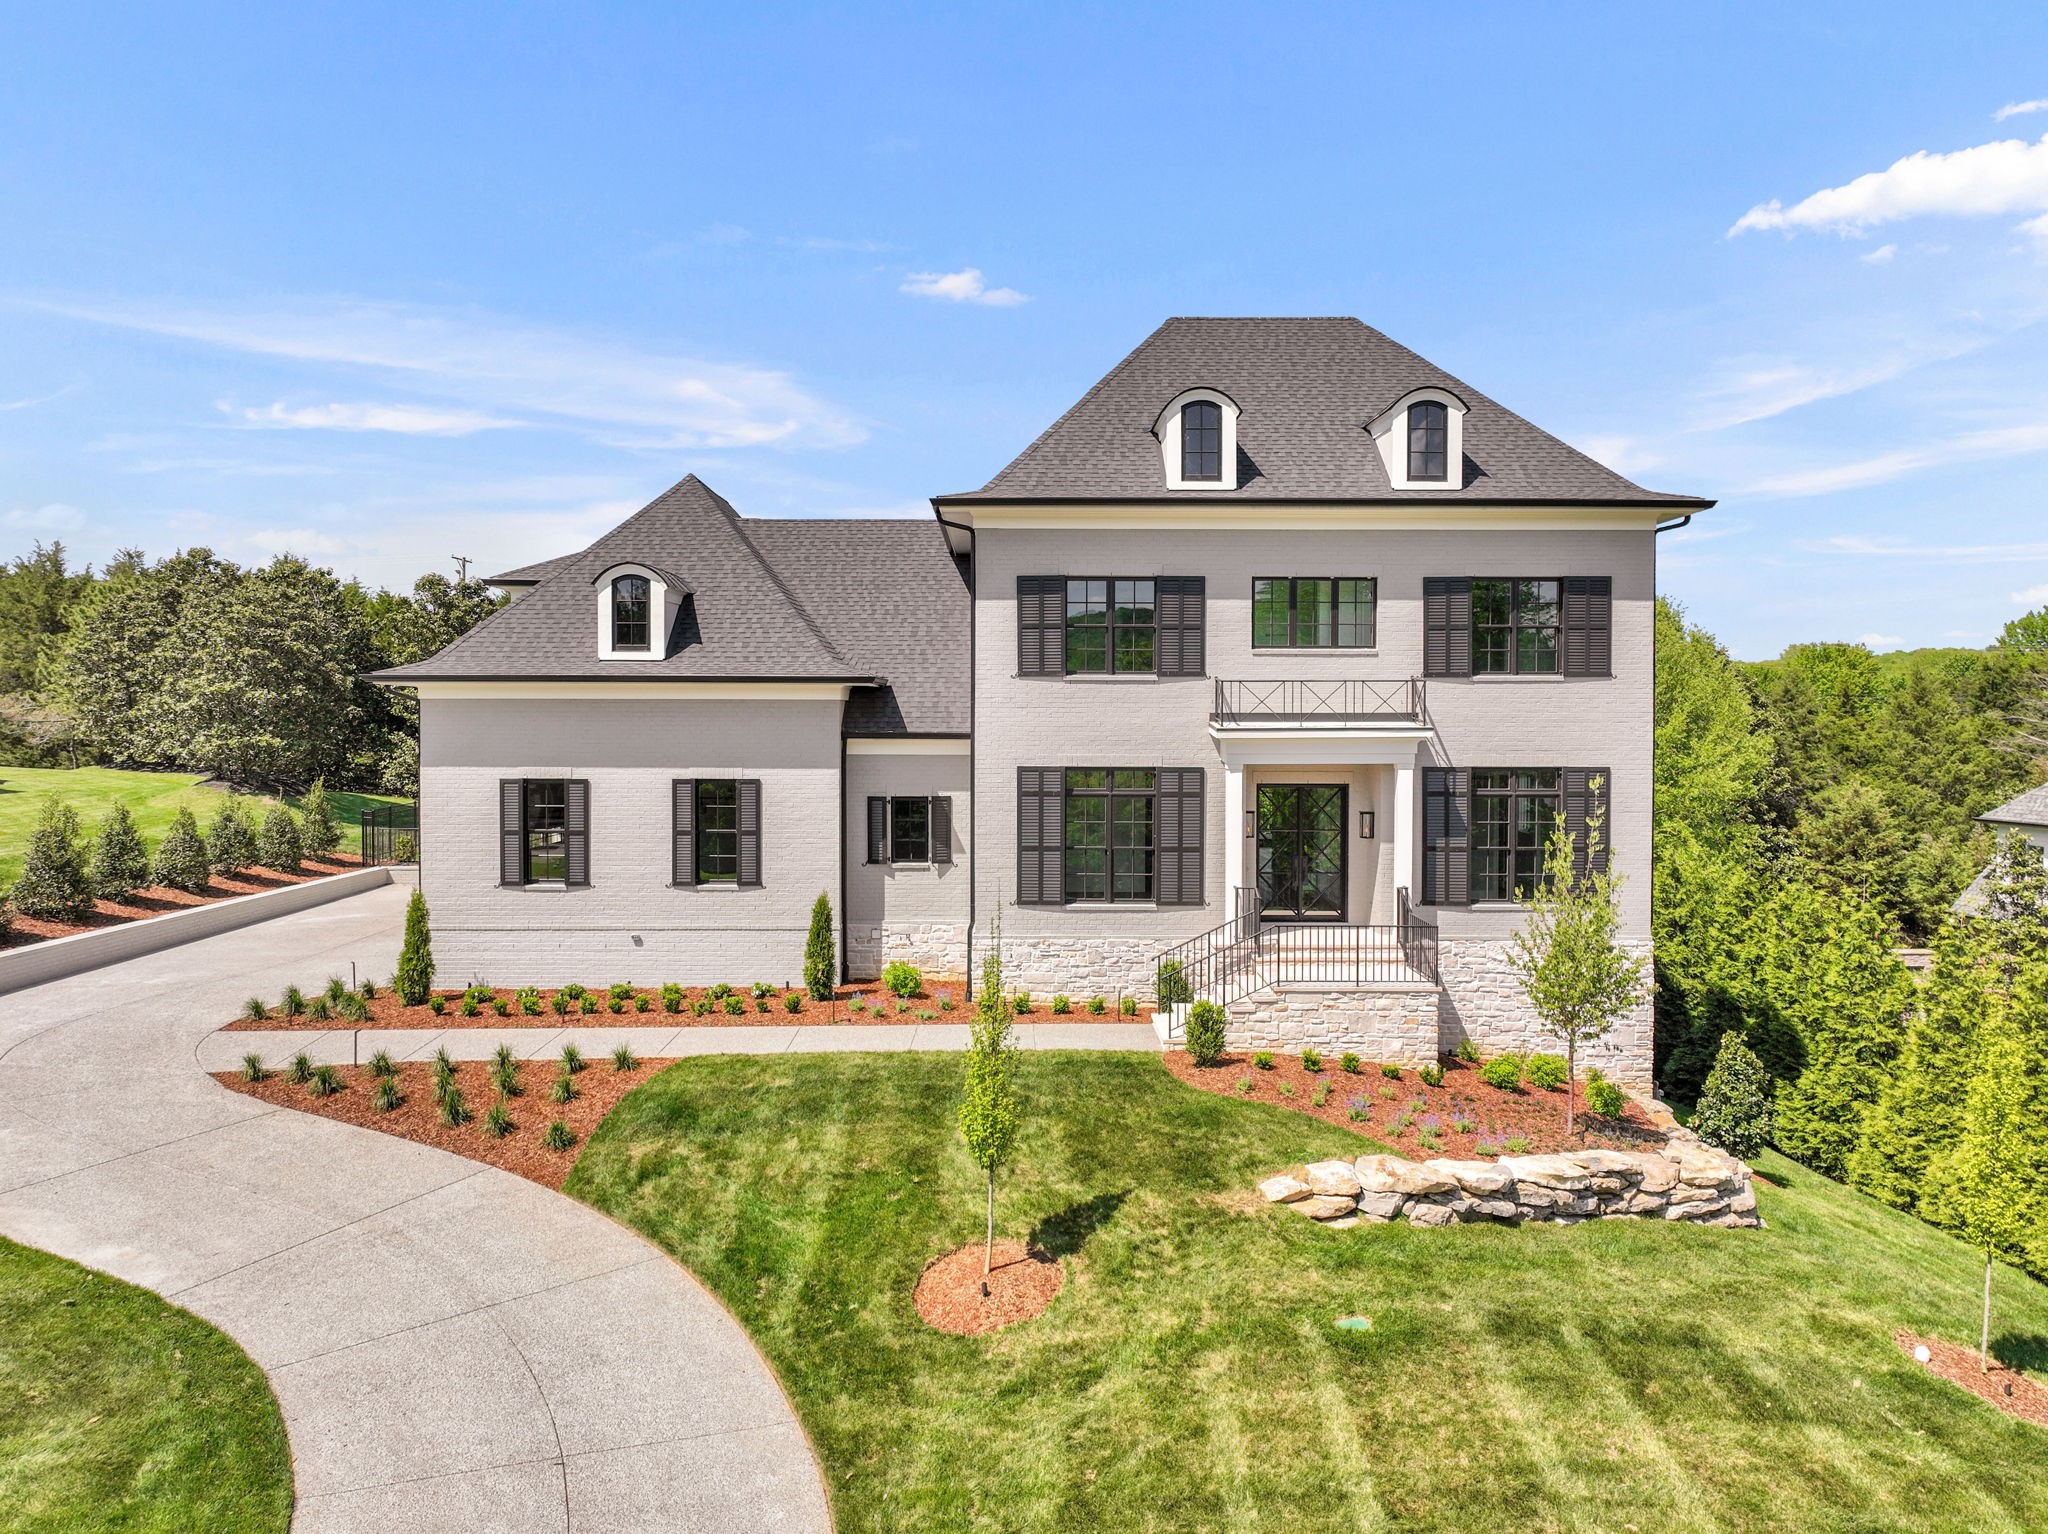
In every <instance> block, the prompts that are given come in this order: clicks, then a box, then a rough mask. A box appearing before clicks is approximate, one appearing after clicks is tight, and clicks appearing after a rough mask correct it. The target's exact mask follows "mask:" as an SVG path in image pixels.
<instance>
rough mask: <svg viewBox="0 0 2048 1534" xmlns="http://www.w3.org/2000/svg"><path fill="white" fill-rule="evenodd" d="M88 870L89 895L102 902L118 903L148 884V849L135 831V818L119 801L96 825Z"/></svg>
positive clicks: (139, 834) (139, 833) (138, 832)
mask: <svg viewBox="0 0 2048 1534" xmlns="http://www.w3.org/2000/svg"><path fill="white" fill-rule="evenodd" d="M88 868H89V872H90V874H91V878H92V892H93V893H94V894H95V895H97V896H99V897H100V899H102V900H119V899H120V898H121V897H122V896H123V895H126V894H127V893H128V892H129V891H131V890H137V889H140V888H141V887H142V886H143V885H145V884H147V883H148V882H149V850H148V849H147V848H146V847H144V846H143V845H142V833H141V832H140V831H138V830H136V829H135V817H134V816H132V815H130V814H129V813H128V806H127V805H125V804H122V803H121V802H120V801H119V800H116V801H115V803H114V807H113V809H112V810H110V811H109V812H108V814H107V818H106V819H105V820H103V821H101V822H100V829H99V834H98V835H96V836H95V837H94V838H93V841H92V855H91V858H90V859H89V860H88Z"/></svg>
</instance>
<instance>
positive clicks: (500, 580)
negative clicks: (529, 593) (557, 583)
mask: <svg viewBox="0 0 2048 1534" xmlns="http://www.w3.org/2000/svg"><path fill="white" fill-rule="evenodd" d="M575 557H576V556H575V555H574V554H563V555H559V556H557V557H556V558H554V559H543V560H542V561H541V562H540V563H539V564H537V565H521V566H520V567H519V568H518V569H517V570H507V571H506V572H505V573H504V574H502V575H487V576H485V577H484V584H485V585H486V586H532V585H536V584H538V583H539V582H540V581H541V580H543V579H545V578H546V577H547V576H550V575H552V574H554V573H555V570H556V569H557V568H558V567H560V566H562V565H565V564H567V563H568V562H569V561H570V560H572V559H574V558H575Z"/></svg>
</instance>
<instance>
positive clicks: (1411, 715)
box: [1210, 677, 1425, 724]
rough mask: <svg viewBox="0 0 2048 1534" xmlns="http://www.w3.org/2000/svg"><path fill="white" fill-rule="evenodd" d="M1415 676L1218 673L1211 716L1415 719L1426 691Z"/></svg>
mask: <svg viewBox="0 0 2048 1534" xmlns="http://www.w3.org/2000/svg"><path fill="white" fill-rule="evenodd" d="M1423 686H1424V684H1423V681H1422V679H1421V678H1420V677H1403V678H1398V679H1392V680H1385V681H1374V680H1368V679H1363V678H1358V677H1348V678H1343V679H1339V680H1333V681H1311V680H1306V679H1303V678H1298V677H1297V678H1289V679H1285V680H1273V681H1259V680H1245V679H1241V678H1240V679H1231V678H1226V677H1218V678H1217V679H1216V703H1215V708H1214V711H1213V712H1212V714H1211V716H1210V717H1211V718H1212V719H1214V721H1215V722H1216V723H1218V724H1248V723H1274V722H1285V723H1302V724H1310V723H1317V724H1321V723H1354V722H1355V723H1365V722H1370V721H1373V720H1398V719H1420V718H1422V715H1423V707H1424V702H1425V695H1424V690H1423Z"/></svg>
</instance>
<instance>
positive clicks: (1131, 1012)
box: [1116, 996, 1138, 1017]
mask: <svg viewBox="0 0 2048 1534" xmlns="http://www.w3.org/2000/svg"><path fill="white" fill-rule="evenodd" d="M1116 1010H1117V1012H1118V1013H1119V1014H1120V1015H1122V1016H1124V1017H1136V1016H1137V1015H1138V998H1137V997H1135V996H1126V997H1124V998H1122V999H1121V1000H1120V1001H1118V1002H1117V1004H1116Z"/></svg>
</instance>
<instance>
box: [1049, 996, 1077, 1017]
mask: <svg viewBox="0 0 2048 1534" xmlns="http://www.w3.org/2000/svg"><path fill="white" fill-rule="evenodd" d="M1073 1010H1074V1004H1073V1003H1072V1002H1071V1001H1069V1000H1067V998H1066V997H1065V996H1063V995H1055V996H1054V997H1053V999H1052V1013H1053V1016H1054V1017H1065V1016H1066V1015H1067V1014H1068V1013H1069V1012H1071V1011H1073Z"/></svg>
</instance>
